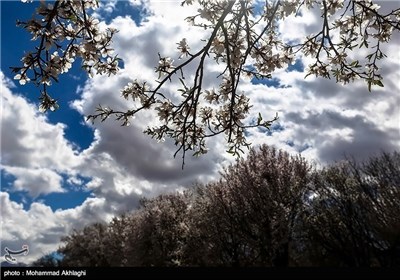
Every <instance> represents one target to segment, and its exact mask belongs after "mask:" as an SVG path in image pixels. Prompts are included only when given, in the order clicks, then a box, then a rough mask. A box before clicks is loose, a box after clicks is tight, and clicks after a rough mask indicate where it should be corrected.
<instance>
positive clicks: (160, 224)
mask: <svg viewBox="0 0 400 280" xmlns="http://www.w3.org/2000/svg"><path fill="white" fill-rule="evenodd" d="M189 201H190V193H189V192H186V193H184V194H171V195H161V196H159V197H156V198H154V199H143V201H142V208H141V209H140V210H139V211H138V212H137V213H135V214H134V216H133V217H132V218H133V221H132V223H131V224H130V227H128V228H127V229H126V230H127V235H128V237H127V240H126V246H125V254H126V256H127V258H128V263H127V265H129V266H180V265H181V248H182V246H183V245H184V243H185V242H186V240H185V236H186V231H187V226H186V225H185V220H186V219H187V215H188V214H187V210H188V207H189Z"/></svg>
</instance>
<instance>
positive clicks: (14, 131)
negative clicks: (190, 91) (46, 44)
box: [0, 0, 400, 261]
mask: <svg viewBox="0 0 400 280" xmlns="http://www.w3.org/2000/svg"><path fill="white" fill-rule="evenodd" d="M180 2H181V1H151V2H149V1H133V0H132V1H108V2H107V3H103V4H102V6H101V8H100V9H99V10H97V11H96V14H97V15H96V16H97V17H99V18H100V19H103V20H105V24H107V25H109V26H111V27H115V28H117V29H119V30H120V32H119V33H118V34H117V35H116V36H115V38H114V47H115V51H116V53H118V54H119V56H120V57H121V58H122V59H123V67H121V68H122V69H121V71H120V72H119V73H118V74H117V75H115V76H111V77H109V78H108V77H101V76H95V77H94V78H93V79H89V78H88V76H87V74H85V73H83V72H82V71H81V70H80V65H79V64H77V63H76V64H75V65H74V67H73V69H71V70H70V71H69V72H68V73H67V74H65V75H63V76H62V78H61V79H60V83H58V84H54V85H52V86H51V88H50V91H51V92H52V93H53V97H55V98H57V99H58V100H59V103H60V109H59V110H58V111H56V112H54V113H53V112H49V113H46V114H42V113H39V112H38V110H37V109H38V97H39V91H38V89H37V88H36V87H34V86H33V85H30V84H28V85H25V86H21V85H19V84H18V82H16V81H15V80H13V76H14V75H13V74H12V73H11V71H10V69H9V67H10V66H18V65H19V62H20V59H21V56H22V55H23V54H24V52H26V51H29V50H30V49H32V48H33V47H34V43H35V42H32V41H30V37H29V34H28V33H27V32H25V31H24V30H22V29H21V28H17V27H16V26H15V21H16V19H20V20H24V19H28V18H30V17H31V14H32V11H33V10H34V8H35V6H36V3H28V4H23V3H21V2H20V1H1V35H2V38H1V91H2V125H1V140H2V141H1V192H0V194H1V195H0V199H1V215H2V233H1V234H2V236H1V240H2V246H8V247H9V248H13V247H15V248H20V247H21V246H22V244H29V245H30V255H29V257H28V258H26V259H25V261H30V260H34V259H35V258H36V257H38V256H41V255H42V254H45V253H49V252H51V251H53V250H55V249H56V248H57V246H58V245H59V240H60V237H61V236H63V235H65V234H68V233H69V232H70V231H71V230H72V229H73V228H80V227H82V226H84V225H86V224H88V223H91V222H95V221H108V220H109V219H110V218H111V217H112V216H114V215H116V214H118V213H122V212H124V211H130V210H132V209H135V208H136V207H137V206H138V201H139V199H140V198H141V197H142V196H146V197H151V196H155V195H158V194H160V193H164V192H171V191H177V190H182V189H183V188H185V187H190V186H191V185H193V184H194V183H195V182H208V181H210V180H214V179H217V178H218V172H219V171H220V170H221V169H222V167H223V166H226V165H227V164H229V163H231V162H233V161H234V158H232V157H231V156H230V155H229V154H227V153H226V152H225V151H226V145H225V142H224V139H223V138H221V137H220V138H215V139H210V142H209V143H208V146H209V147H210V151H209V153H208V154H207V155H205V156H203V157H200V158H191V157H189V158H188V159H187V161H186V165H185V169H184V170H182V169H181V161H180V159H179V157H177V159H174V158H173V153H174V152H175V146H174V145H173V143H172V142H171V141H168V140H167V141H166V142H165V143H157V142H156V141H153V140H152V139H150V138H149V137H147V136H146V135H144V134H143V133H142V131H143V130H144V129H145V128H146V126H147V125H148V124H149V123H151V122H152V121H153V120H154V118H155V114H154V112H145V113H143V114H142V115H140V116H137V117H136V119H135V120H134V122H132V126H131V127H129V128H127V127H121V126H120V125H119V124H118V123H116V122H114V121H113V120H110V121H106V122H104V123H95V124H94V125H91V124H89V123H85V122H84V116H85V115H88V114H91V113H93V112H94V109H95V107H96V106H97V105H98V104H102V105H106V106H108V105H109V106H113V107H114V108H122V109H124V108H127V107H128V106H129V105H130V104H129V103H127V102H126V101H125V100H123V99H122V98H121V95H120V89H121V88H123V87H124V85H126V83H127V82H128V81H130V80H132V79H135V78H139V79H142V80H148V81H154V78H155V77H156V75H155V73H154V67H155V66H156V64H157V62H158V59H157V58H158V55H157V53H158V52H160V53H161V54H163V55H168V56H171V57H173V58H174V59H175V60H176V61H178V56H179V53H178V52H177V51H176V43H177V42H179V41H180V40H181V39H182V38H187V41H188V43H189V46H190V47H191V49H192V50H196V49H200V48H201V47H202V44H203V42H201V41H200V40H199V38H206V37H207V34H208V33H207V32H206V31H204V30H199V29H196V28H193V27H189V26H188V25H187V23H186V22H185V21H184V18H185V17H186V16H188V15H192V14H195V13H196V9H197V8H196V7H192V6H189V7H181V6H180V5H179V4H180ZM381 5H382V9H386V10H390V9H393V8H395V7H397V6H399V4H398V3H397V2H393V1H392V2H387V3H383V2H382V4H381ZM318 13H319V11H318V10H316V11H304V12H302V13H301V14H300V15H299V17H297V18H294V17H292V18H289V19H288V20H287V21H285V23H284V24H282V25H281V26H280V30H279V31H280V33H281V34H283V35H284V37H285V40H288V41H289V40H297V39H298V38H301V37H302V36H304V35H305V34H307V32H314V31H315V30H317V29H318V27H319V25H318V20H319V14H318ZM5 34H6V35H5ZM399 45H400V37H399V34H396V35H395V36H394V37H393V39H392V42H391V44H389V45H387V46H385V47H384V50H385V51H386V53H387V54H388V56H389V57H388V59H387V60H386V61H385V63H383V64H382V73H383V76H384V83H385V87H384V88H377V89H375V88H374V90H373V92H372V93H369V92H368V90H367V87H366V85H365V83H364V82H356V83H354V84H350V85H346V86H343V85H340V84H336V83H335V82H334V81H332V80H326V79H321V78H318V79H317V78H313V77H308V78H307V79H304V76H305V72H304V71H305V69H306V68H307V66H308V64H309V63H310V59H309V58H306V57H302V56H300V57H298V58H297V60H296V62H295V64H294V65H292V66H290V67H289V68H287V69H281V70H279V71H277V72H276V73H274V75H273V79H271V80H264V81H255V80H252V81H247V80H244V81H243V82H242V85H241V88H240V90H243V91H244V92H246V93H247V94H248V96H249V97H250V98H251V104H252V105H253V107H252V110H253V111H252V115H251V116H250V117H249V121H251V120H252V119H254V116H257V115H258V112H261V113H262V114H263V117H264V118H273V117H274V116H275V114H276V113H278V114H279V117H280V119H279V121H278V122H276V123H274V124H273V126H272V127H271V130H265V129H252V130H249V131H248V132H247V135H248V138H249V140H250V142H251V143H252V144H253V146H254V147H257V145H261V144H269V145H274V146H276V147H277V148H280V149H284V150H286V151H288V152H289V153H291V154H298V153H301V155H302V156H304V157H306V158H307V159H309V160H311V161H313V162H315V163H317V164H320V165H324V164H328V163H332V162H334V161H338V160H341V159H342V158H343V155H345V154H351V155H353V156H355V157H356V158H357V159H365V158H367V157H368V156H370V155H374V154H377V153H379V152H380V151H381V150H384V151H393V150H399V148H400V131H399V130H400V114H399V111H400V108H399V106H400V97H399V95H398V92H399V91H400V85H399V81H400V73H399V72H400V71H399V67H400V50H399V47H398V46H399ZM356 55H362V53H359V54H356ZM192 70H193V69H192ZM207 70H208V71H207V76H206V77H205V82H206V83H207V84H208V85H209V87H210V88H212V87H215V88H217V87H218V80H217V79H216V78H215V77H216V76H217V74H218V70H219V68H218V67H215V65H212V64H209V65H207ZM189 71H190V69H189ZM175 85H176V84H174V83H172V84H171V85H170V86H169V88H168V89H167V91H168V93H169V94H171V95H172V96H173V94H174V90H173V88H174V86H175ZM2 250H3V249H2Z"/></svg>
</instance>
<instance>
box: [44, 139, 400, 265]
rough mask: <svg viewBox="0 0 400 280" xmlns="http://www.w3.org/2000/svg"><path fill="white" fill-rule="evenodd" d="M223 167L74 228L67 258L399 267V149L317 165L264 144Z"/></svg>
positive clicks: (64, 249)
mask: <svg viewBox="0 0 400 280" xmlns="http://www.w3.org/2000/svg"><path fill="white" fill-rule="evenodd" d="M221 175H222V178H221V179H220V180H219V181H217V182H213V183H208V184H206V185H201V184H197V185H196V186H195V187H193V188H191V189H188V190H187V191H185V192H183V193H175V194H168V195H160V196H158V197H156V198H152V199H143V201H142V203H141V207H140V209H138V210H136V211H134V212H132V213H130V214H126V215H122V216H120V217H116V218H114V219H113V220H112V221H111V222H110V223H109V224H108V225H105V224H93V225H90V226H87V227H85V228H84V229H82V230H76V231H74V232H73V233H72V234H71V235H69V236H67V237H65V238H64V239H63V242H64V244H63V246H61V247H60V249H59V251H58V253H61V254H62V255H63V256H64V257H63V259H62V261H61V263H60V265H61V266H147V267H152V266H246V267H248V266H271V267H278V266H349V267H360V266H364V267H372V266H379V267H399V266H400V217H399V215H398V213H400V154H399V153H396V152H395V153H392V154H386V153H383V154H382V155H380V156H378V157H374V158H371V159H369V160H368V161H366V162H363V163H356V162H355V161H354V160H346V161H342V162H339V163H336V164H335V165H332V166H329V167H325V168H323V169H316V168H315V167H313V166H312V165H311V164H309V163H308V162H307V161H306V160H305V159H304V158H302V157H300V156H290V155H289V154H288V153H286V152H283V151H278V150H276V149H274V148H271V147H268V146H262V147H261V148H260V149H259V150H258V151H256V150H254V149H252V150H251V151H250V154H249V157H248V158H247V159H246V160H244V159H242V160H239V161H237V163H236V164H233V165H231V166H229V167H228V168H226V169H225V170H224V172H222V174H221ZM46 260H47V259H46V258H43V260H42V263H46V264H47V263H48V262H46Z"/></svg>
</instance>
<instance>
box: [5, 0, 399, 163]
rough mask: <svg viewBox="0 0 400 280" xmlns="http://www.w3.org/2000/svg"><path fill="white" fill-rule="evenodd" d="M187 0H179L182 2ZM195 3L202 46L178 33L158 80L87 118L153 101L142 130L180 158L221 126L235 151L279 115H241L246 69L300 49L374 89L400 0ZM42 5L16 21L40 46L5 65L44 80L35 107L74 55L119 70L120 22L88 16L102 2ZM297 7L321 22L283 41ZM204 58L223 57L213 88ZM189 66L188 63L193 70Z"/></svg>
mask: <svg viewBox="0 0 400 280" xmlns="http://www.w3.org/2000/svg"><path fill="white" fill-rule="evenodd" d="M23 2H27V1H25V0H24V1H23ZM193 2H195V1H193V0H185V1H183V2H182V6H184V5H192V4H193ZM196 2H197V4H198V5H199V9H198V13H197V14H195V15H188V17H187V21H188V22H189V24H191V25H193V26H196V27H198V28H203V29H205V30H209V33H208V34H209V35H208V37H207V38H205V41H204V46H203V47H201V48H200V49H191V48H190V43H191V42H187V41H186V39H185V38H183V39H182V40H181V41H180V42H178V46H177V50H178V53H179V58H180V59H182V60H181V61H180V62H179V63H178V64H176V63H174V60H173V58H171V57H166V56H163V55H162V54H159V63H158V65H157V66H156V67H155V72H156V73H157V74H158V77H155V81H156V82H155V83H154V81H139V80H137V79H135V78H133V79H132V81H131V82H129V83H128V84H127V85H126V86H125V87H124V88H123V89H122V90H121V92H122V96H123V97H124V98H126V99H127V100H129V99H132V107H131V109H129V110H127V111H121V110H119V109H112V108H110V107H109V106H107V107H106V106H99V107H98V108H97V110H96V112H94V113H93V114H92V115H89V116H88V117H87V118H88V120H92V121H94V120H95V119H100V120H102V121H104V120H106V119H107V118H108V117H110V116H112V115H114V116H115V117H116V119H117V120H120V121H121V122H122V125H126V126H127V125H129V124H130V121H131V119H132V117H133V116H135V115H136V114H138V113H139V112H140V111H142V110H144V109H154V110H155V111H157V112H158V116H159V120H160V125H157V126H155V127H149V128H148V129H147V130H146V131H145V133H147V134H149V135H150V136H152V137H153V138H156V139H158V140H162V139H164V138H165V137H170V138H172V139H174V140H175V143H176V145H177V147H178V148H177V151H176V153H175V155H177V153H178V152H182V158H183V163H184V158H185V154H186V152H187V151H194V154H195V155H200V154H204V153H206V152H207V148H206V139H207V138H209V137H213V136H216V135H219V134H222V135H225V136H226V141H227V144H228V151H229V152H230V153H232V154H235V155H236V154H240V153H241V152H242V148H243V147H246V146H247V147H248V146H249V145H250V144H249V143H248V142H247V140H246V137H245V133H244V132H245V130H246V129H247V128H249V127H258V126H264V127H269V126H270V125H271V123H272V121H274V120H276V119H277V117H275V118H273V119H271V120H268V121H265V120H264V119H263V117H262V116H261V114H259V116H258V118H256V119H257V120H256V121H255V123H245V118H246V117H247V116H248V114H249V112H250V111H249V110H250V107H251V105H250V102H249V98H248V97H247V96H246V93H243V92H239V90H238V88H239V84H240V81H241V79H242V77H243V76H248V77H250V78H257V79H269V78H271V77H272V75H273V73H274V72H275V71H276V70H278V69H281V68H285V67H287V65H288V64H290V63H292V62H293V61H294V60H295V59H296V57H300V55H301V54H302V55H305V56H309V57H311V58H312V59H313V63H311V64H310V65H309V67H308V70H307V75H315V76H322V77H324V78H331V77H334V78H335V79H336V81H337V82H340V83H344V84H347V83H349V82H352V81H353V80H355V79H362V80H365V81H366V83H367V85H368V89H369V90H371V86H372V85H377V86H383V82H382V80H383V78H382V76H381V74H380V73H379V69H380V65H379V62H380V60H381V59H383V58H384V57H385V56H386V55H385V54H384V53H383V52H382V49H381V46H382V44H384V43H387V42H389V41H390V38H391V36H392V33H393V31H399V30H400V25H399V19H400V8H399V9H396V10H394V11H391V12H389V13H387V14H383V13H381V12H380V10H379V8H380V7H379V5H377V4H375V3H373V2H372V1H371V0H347V1H344V0H331V1H326V0H304V1H291V0H279V1H265V2H264V3H263V2H262V1H261V2H259V1H226V0H221V1H203V0H198V1H196ZM39 5H40V6H39V7H38V9H37V10H36V14H35V16H34V17H33V18H32V19H30V20H28V21H18V22H17V24H18V25H20V26H22V27H23V28H25V29H26V30H27V31H28V32H30V33H31V35H32V39H33V40H36V41H38V45H37V47H36V48H35V49H34V50H33V51H28V52H27V53H26V54H25V55H24V56H23V58H22V62H23V65H22V66H19V67H12V71H13V72H14V73H15V74H16V75H15V79H17V80H19V82H20V84H26V83H27V82H30V81H32V82H34V83H35V84H36V85H37V86H39V87H41V95H40V100H41V104H40V110H41V111H46V110H48V109H50V110H52V111H53V110H56V109H57V108H58V105H57V101H56V99H55V98H54V97H53V96H52V94H50V93H49V92H48V88H49V86H50V85H51V83H52V82H53V81H56V82H57V81H58V77H59V75H60V74H63V73H65V72H68V70H69V69H70V68H71V66H72V64H73V63H74V62H75V61H76V60H78V58H80V59H81V61H82V68H83V69H84V70H85V71H87V72H88V74H89V76H93V75H94V74H100V75H103V74H107V75H112V74H115V73H116V72H117V71H118V61H119V58H118V57H117V56H113V49H112V38H113V35H114V34H115V33H116V32H117V30H114V29H110V28H109V29H107V30H101V29H100V27H99V26H100V25H99V20H98V19H96V18H94V17H93V16H91V11H92V10H93V9H96V8H97V7H98V5H99V1H97V0H82V1H55V2H51V3H45V1H40V4H39ZM301 8H305V9H312V8H317V9H318V8H319V10H320V14H321V17H320V25H321V27H320V31H319V32H317V33H315V34H309V35H308V36H306V38H304V39H303V40H300V41H285V40H283V38H282V34H280V33H279V32H278V26H279V24H280V22H283V21H285V20H286V19H287V17H289V16H291V15H297V14H298V13H299V11H300V9H301ZM334 34H337V35H334ZM359 49H361V50H364V49H365V50H366V52H367V53H368V54H367V56H366V57H365V58H360V59H359V58H356V56H355V55H354V53H355V52H354V50H357V52H358V50H359ZM208 63H218V64H220V65H223V66H224V70H223V71H222V72H221V73H220V74H219V75H218V78H219V79H220V85H219V87H218V88H217V89H214V88H209V86H208V85H207V84H204V77H205V75H206V73H205V66H206V65H207V64H208ZM193 65H194V69H195V70H194V72H190V71H189V70H188V69H190V67H192V68H193ZM191 77H193V78H191ZM178 79H179V81H180V84H181V87H180V88H176V90H177V92H179V94H180V96H181V98H180V99H178V100H176V101H173V99H172V98H170V96H169V95H168V93H167V91H165V87H166V85H167V83H168V82H170V81H177V80H178ZM269 114H271V113H269ZM272 114H273V113H272Z"/></svg>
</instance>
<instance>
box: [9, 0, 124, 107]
mask: <svg viewBox="0 0 400 280" xmlns="http://www.w3.org/2000/svg"><path fill="white" fill-rule="evenodd" d="M22 2H29V1H22ZM97 7H98V1H96V0H84V1H83V0H82V1H77V0H60V1H55V2H51V3H46V2H45V1H41V2H40V6H39V7H38V8H37V9H36V12H35V16H34V17H33V18H32V19H30V20H28V21H26V22H23V21H17V25H19V26H21V27H23V28H24V29H26V30H27V31H28V32H29V33H30V34H31V36H32V39H31V40H32V41H37V42H38V46H37V47H35V50H34V51H31V52H28V53H26V54H25V55H24V56H23V57H22V59H21V62H22V66H20V67H12V71H13V72H14V73H16V75H15V76H14V79H16V80H19V83H20V84H21V85H24V84H26V83H27V82H34V83H35V84H36V85H37V86H40V87H42V90H41V104H40V110H41V111H46V110H48V109H51V110H55V109H57V108H58V106H55V104H56V100H55V99H54V98H52V97H51V95H50V93H49V92H48V91H47V87H48V86H50V85H51V83H52V82H53V81H56V82H58V79H59V75H61V74H63V73H66V72H68V71H69V69H71V67H72V64H73V63H74V61H75V60H76V59H77V58H81V59H82V67H83V69H85V70H86V71H87V72H88V74H89V76H91V77H92V76H93V75H94V74H107V75H111V74H115V73H116V72H117V71H118V60H119V59H118V58H117V57H116V56H114V57H113V56H112V54H113V49H112V47H111V43H112V37H113V35H114V34H115V33H116V32H117V30H114V29H107V30H101V29H100V27H99V20H98V19H96V18H94V17H92V16H90V11H91V10H93V9H96V8H97Z"/></svg>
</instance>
